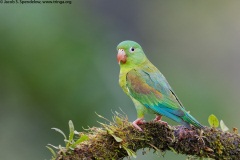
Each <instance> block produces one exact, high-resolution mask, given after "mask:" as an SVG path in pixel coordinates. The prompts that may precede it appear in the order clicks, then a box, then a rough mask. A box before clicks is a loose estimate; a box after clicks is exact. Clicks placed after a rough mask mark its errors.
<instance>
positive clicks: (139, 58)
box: [117, 41, 146, 66]
mask: <svg viewBox="0 0 240 160" xmlns="http://www.w3.org/2000/svg"><path fill="white" fill-rule="evenodd" d="M117 50H118V54H117V61H118V63H119V65H120V66H121V65H124V66H137V65H140V64H141V63H143V62H144V61H145V60H146V56H145V54H144V52H143V50H142V47H141V46H140V45H139V44H138V43H137V42H134V41H123V42H121V43H119V44H118V46H117Z"/></svg>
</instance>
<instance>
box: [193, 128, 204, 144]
mask: <svg viewBox="0 0 240 160" xmlns="http://www.w3.org/2000/svg"><path fill="white" fill-rule="evenodd" d="M195 137H196V138H197V140H198V141H201V142H202V143H203V145H205V142H204V140H203V138H207V137H205V136H203V130H202V129H201V131H200V134H199V135H195Z"/></svg>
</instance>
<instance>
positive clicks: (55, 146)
mask: <svg viewBox="0 0 240 160" xmlns="http://www.w3.org/2000/svg"><path fill="white" fill-rule="evenodd" d="M48 145H49V146H51V147H53V148H55V149H59V147H57V146H54V145H52V144H48Z"/></svg>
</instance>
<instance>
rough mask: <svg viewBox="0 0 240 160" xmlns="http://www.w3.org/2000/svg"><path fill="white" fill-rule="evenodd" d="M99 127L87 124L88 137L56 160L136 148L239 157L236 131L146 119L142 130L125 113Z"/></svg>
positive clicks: (114, 155) (116, 154) (117, 155)
mask: <svg viewBox="0 0 240 160" xmlns="http://www.w3.org/2000/svg"><path fill="white" fill-rule="evenodd" d="M100 124H101V125H102V128H96V127H93V128H90V129H88V131H86V132H85V133H82V134H86V135H88V137H89V140H87V141H84V142H82V143H80V144H79V145H77V146H76V148H74V150H73V151H66V152H65V155H64V154H63V153H62V152H59V153H58V158H57V159H58V160H78V159H86V160H87V159H100V160H101V159H121V158H124V157H127V156H132V157H134V156H136V155H135V152H136V151H137V150H139V149H144V148H151V149H153V150H155V151H159V150H160V151H162V152H164V151H166V150H170V151H173V152H176V153H180V154H186V155H192V156H194V157H209V158H213V159H240V147H239V146H240V137H239V135H238V134H234V133H230V132H222V131H221V130H218V129H213V128H209V127H206V128H205V129H204V132H203V133H201V132H200V131H199V130H198V129H196V128H194V127H193V128H192V130H188V129H186V128H184V127H182V126H176V127H171V126H166V125H163V124H160V123H155V122H147V123H145V124H143V125H141V128H142V129H143V132H140V131H138V130H136V129H135V128H133V127H132V125H131V123H129V122H128V119H127V117H126V116H123V115H120V114H116V115H114V117H113V122H110V121H109V124H104V123H100Z"/></svg>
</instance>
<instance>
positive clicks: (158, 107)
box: [126, 68, 186, 123]
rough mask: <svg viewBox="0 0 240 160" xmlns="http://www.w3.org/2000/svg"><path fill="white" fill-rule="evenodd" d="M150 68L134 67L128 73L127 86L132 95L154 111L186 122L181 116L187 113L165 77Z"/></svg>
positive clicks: (180, 121)
mask: <svg viewBox="0 0 240 160" xmlns="http://www.w3.org/2000/svg"><path fill="white" fill-rule="evenodd" d="M149 70H150V68H148V69H145V70H143V69H132V70H131V71H129V72H128V73H127V77H126V81H127V88H128V90H129V93H130V95H131V96H132V97H134V98H135V99H136V100H138V101H139V102H140V103H142V104H143V105H144V106H146V107H147V108H150V109H152V110H153V111H154V112H156V113H158V114H161V115H164V116H166V117H169V118H171V119H173V120H175V121H177V122H179V123H184V122H183V121H182V119H181V118H180V117H183V116H184V115H185V112H186V111H185V110H184V108H183V107H182V105H181V102H180V101H179V100H178V98H177V97H176V95H175V94H174V92H173V91H172V90H171V87H170V86H169V84H168V83H167V81H166V79H165V77H164V76H163V75H162V74H161V73H160V72H159V71H158V72H150V71H149Z"/></svg>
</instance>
